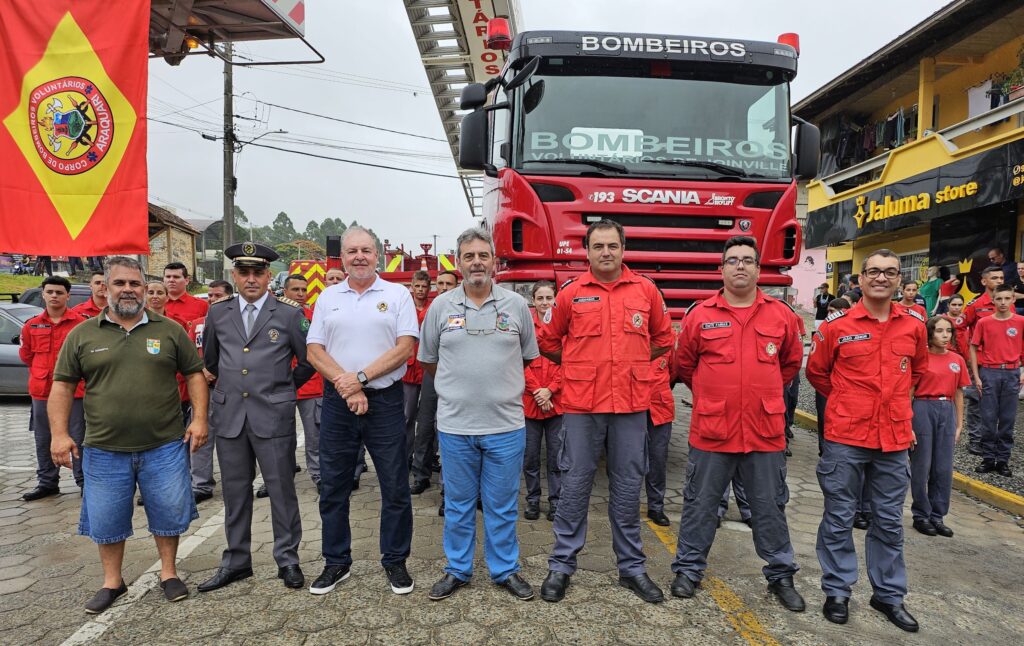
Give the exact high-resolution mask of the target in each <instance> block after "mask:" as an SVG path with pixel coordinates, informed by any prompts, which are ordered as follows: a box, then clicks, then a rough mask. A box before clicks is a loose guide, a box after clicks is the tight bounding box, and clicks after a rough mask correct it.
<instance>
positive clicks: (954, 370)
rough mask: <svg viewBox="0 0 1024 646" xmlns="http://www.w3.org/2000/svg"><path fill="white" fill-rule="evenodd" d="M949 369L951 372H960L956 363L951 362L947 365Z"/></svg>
mask: <svg viewBox="0 0 1024 646" xmlns="http://www.w3.org/2000/svg"><path fill="white" fill-rule="evenodd" d="M949 369H950V370H951V371H953V372H960V364H959V363H957V362H956V361H951V362H950V364H949Z"/></svg>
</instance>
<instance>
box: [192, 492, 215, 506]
mask: <svg viewBox="0 0 1024 646" xmlns="http://www.w3.org/2000/svg"><path fill="white" fill-rule="evenodd" d="M192 497H193V498H195V499H196V504H197V505H198V504H199V503H201V502H203V501H204V500H209V499H210V498H213V492H212V491H193V492H192Z"/></svg>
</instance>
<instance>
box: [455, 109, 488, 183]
mask: <svg viewBox="0 0 1024 646" xmlns="http://www.w3.org/2000/svg"><path fill="white" fill-rule="evenodd" d="M489 165H490V164H488V163H487V111H486V110H476V111H474V112H470V113H469V114H467V115H466V116H464V117H462V125H461V126H460V127H459V166H460V167H461V168H463V169H465V170H484V167H485V166H489Z"/></svg>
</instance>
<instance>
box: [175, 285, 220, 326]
mask: <svg viewBox="0 0 1024 646" xmlns="http://www.w3.org/2000/svg"><path fill="white" fill-rule="evenodd" d="M209 310H210V304H209V303H207V302H206V301H204V300H203V299H201V298H196V297H195V296H193V295H191V294H189V293H188V292H185V293H184V294H182V295H181V298H179V299H178V300H173V299H168V300H167V306H166V307H164V315H165V316H166V317H167V318H169V319H174V320H175V321H177V322H178V325H180V326H181V327H187V326H188V322H189V321H194V320H196V319H200V318H203V317H205V316H206V313H207V312H208V311H209Z"/></svg>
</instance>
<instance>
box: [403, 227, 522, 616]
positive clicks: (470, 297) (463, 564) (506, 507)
mask: <svg viewBox="0 0 1024 646" xmlns="http://www.w3.org/2000/svg"><path fill="white" fill-rule="evenodd" d="M456 248H457V250H458V263H459V271H461V272H462V276H463V279H464V280H463V282H462V285H461V286H460V287H457V288H455V289H453V290H451V291H450V292H446V293H444V294H442V295H440V296H438V297H437V298H436V299H434V302H433V304H432V305H431V306H430V310H429V311H428V312H427V316H426V318H425V319H424V321H423V328H422V330H421V331H420V349H419V360H420V362H421V363H422V364H423V369H424V370H425V371H427V372H428V373H430V374H432V375H434V388H435V389H436V390H437V397H438V407H437V430H438V431H439V434H438V440H439V444H440V446H441V462H442V463H443V464H444V484H445V491H444V499H445V500H444V502H445V513H444V552H445V556H447V558H448V566H447V567H446V568H445V576H444V577H443V578H442V579H441V580H440V581H438V582H437V583H435V584H434V586H433V587H432V588H431V589H430V598H431V599H432V600H435V601H436V600H439V599H444V598H446V597H450V596H451V595H452V594H453V593H454V592H455V591H456V590H457V589H458V588H460V587H462V586H464V585H466V584H467V583H469V579H470V577H471V576H472V575H473V553H474V552H475V551H476V501H477V498H478V497H479V498H480V499H481V500H482V501H483V513H484V535H485V540H484V554H485V556H486V558H487V566H488V568H490V571H491V580H492V581H494V582H495V583H496V584H498V585H500V586H502V587H504V588H506V589H507V590H508V591H509V592H511V593H512V594H513V595H515V596H516V597H517V598H519V599H522V600H524V601H526V600H528V599H532V598H533V588H532V587H530V584H529V583H527V582H526V581H524V580H523V578H522V577H520V576H519V574H518V573H519V540H518V538H517V537H516V518H517V516H518V494H519V474H520V472H521V471H522V469H523V452H524V450H525V449H526V418H525V416H524V415H523V388H524V387H525V378H524V374H523V366H524V365H526V364H528V363H529V362H530V361H532V360H533V359H536V358H537V357H538V356H539V352H538V350H537V339H536V337H535V336H534V330H533V318H532V317H531V316H530V308H529V307H528V306H527V304H526V301H525V300H524V299H523V297H522V296H519V295H518V294H516V293H515V292H511V291H508V290H506V289H503V288H501V287H499V286H498V285H496V284H494V282H493V281H492V280H491V274H493V273H494V262H495V258H494V243H493V242H492V240H491V236H490V235H489V234H488V233H487V232H486V231H483V230H481V229H469V230H467V231H465V232H464V233H463V234H462V235H460V236H459V239H458V244H457V247H456Z"/></svg>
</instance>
